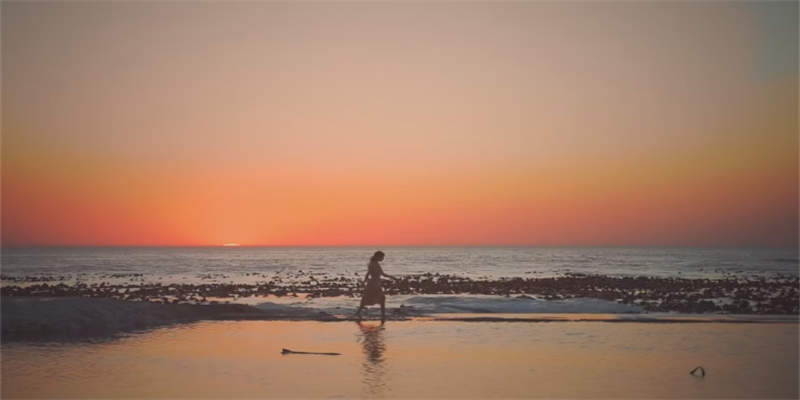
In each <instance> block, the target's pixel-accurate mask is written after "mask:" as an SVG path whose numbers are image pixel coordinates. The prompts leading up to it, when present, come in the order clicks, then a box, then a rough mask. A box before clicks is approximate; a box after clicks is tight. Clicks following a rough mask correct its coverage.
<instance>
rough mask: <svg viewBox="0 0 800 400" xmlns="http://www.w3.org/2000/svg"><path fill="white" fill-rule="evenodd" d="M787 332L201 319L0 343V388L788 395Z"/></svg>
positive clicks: (372, 394)
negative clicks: (100, 334)
mask: <svg viewBox="0 0 800 400" xmlns="http://www.w3.org/2000/svg"><path fill="white" fill-rule="evenodd" d="M797 338H798V324H796V323H783V324H772V323H751V324H731V323H716V322H705V323H692V324H687V323H671V324H652V323H624V324H619V323H608V322H599V321H593V322H585V321H583V322H563V323H541V322H530V323H514V324H507V323H498V322H485V321H484V322H461V321H418V320H411V321H390V322H388V323H387V324H386V325H384V326H383V327H381V326H380V325H379V324H378V323H377V322H373V321H369V322H364V323H362V324H361V325H360V326H359V325H357V324H356V323H354V322H351V321H347V322H317V321H203V322H198V323H192V324H178V325H170V326H166V327H160V328H157V329H153V330H149V331H145V332H138V333H129V334H124V335H117V336H113V337H107V338H102V339H101V338H94V339H87V340H72V341H63V340H62V341H44V342H30V341H28V342H26V341H22V342H19V341H15V342H4V343H3V346H2V348H0V351H2V359H3V370H2V389H1V390H2V392H0V395H2V397H3V398H360V397H367V398H494V397H501V398H684V399H698V398H759V399H764V398H797V397H798V394H799V393H798V373H799V372H800V371H798V341H797ZM284 348H285V349H290V350H294V351H305V352H333V353H340V354H341V355H339V356H330V355H311V354H285V355H284V354H281V350H282V349H284ZM697 366H703V367H704V369H705V371H706V372H707V375H706V376H705V377H700V376H693V375H690V374H689V372H690V371H691V370H692V369H694V368H695V367H697Z"/></svg>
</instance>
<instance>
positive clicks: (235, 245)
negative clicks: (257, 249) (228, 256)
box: [222, 243, 239, 247]
mask: <svg viewBox="0 0 800 400" xmlns="http://www.w3.org/2000/svg"><path fill="white" fill-rule="evenodd" d="M222 246H223V247H239V244H237V243H225V244H223V245H222Z"/></svg>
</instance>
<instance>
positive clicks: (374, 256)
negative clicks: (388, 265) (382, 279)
mask: <svg viewBox="0 0 800 400" xmlns="http://www.w3.org/2000/svg"><path fill="white" fill-rule="evenodd" d="M385 255H386V254H383V252H382V251H376V252H375V254H373V255H372V258H370V259H369V262H375V261H378V259H379V258H381V257H384V256H385Z"/></svg>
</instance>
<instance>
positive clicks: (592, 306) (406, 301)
mask: <svg viewBox="0 0 800 400" xmlns="http://www.w3.org/2000/svg"><path fill="white" fill-rule="evenodd" d="M359 301H360V299H358V298H349V297H333V298H321V299H313V300H310V301H305V302H303V301H294V302H293V304H289V303H285V302H284V303H281V304H279V303H274V302H264V303H259V304H257V305H255V306H254V307H256V308H258V309H262V310H269V311H276V310H289V309H303V310H317V311H323V312H328V313H331V314H342V313H346V312H355V309H356V308H357V307H358V304H359ZM401 306H402V307H404V308H405V309H406V310H407V311H412V310H413V311H414V314H420V313H425V314H445V313H475V314H487V313H503V314H538V313H560V314H565V313H566V314H571V313H575V314H617V313H636V312H644V311H645V310H644V308H642V307H639V306H632V305H625V304H619V303H616V302H613V301H606V300H599V299H587V298H583V299H567V300H539V299H525V298H515V297H498V296H484V295H397V296H388V297H387V299H386V307H387V308H389V309H390V310H394V309H397V308H399V307H401ZM370 308H378V306H371V307H370Z"/></svg>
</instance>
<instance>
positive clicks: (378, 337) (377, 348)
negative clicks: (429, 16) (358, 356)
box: [356, 321, 386, 396]
mask: <svg viewBox="0 0 800 400" xmlns="http://www.w3.org/2000/svg"><path fill="white" fill-rule="evenodd" d="M356 323H357V324H358V328H359V329H360V330H361V334H360V335H358V341H359V343H361V346H362V347H363V350H362V351H363V353H364V363H363V364H362V367H363V369H364V381H363V382H364V389H365V390H366V391H367V392H368V394H369V395H371V396H381V395H382V394H383V392H384V390H385V389H386V365H385V363H384V361H385V360H386V358H385V357H384V355H383V353H384V351H386V344H385V343H384V340H383V331H384V330H385V329H386V328H385V326H384V324H383V323H381V324H380V325H372V324H369V325H368V324H364V323H362V322H361V321H356Z"/></svg>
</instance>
